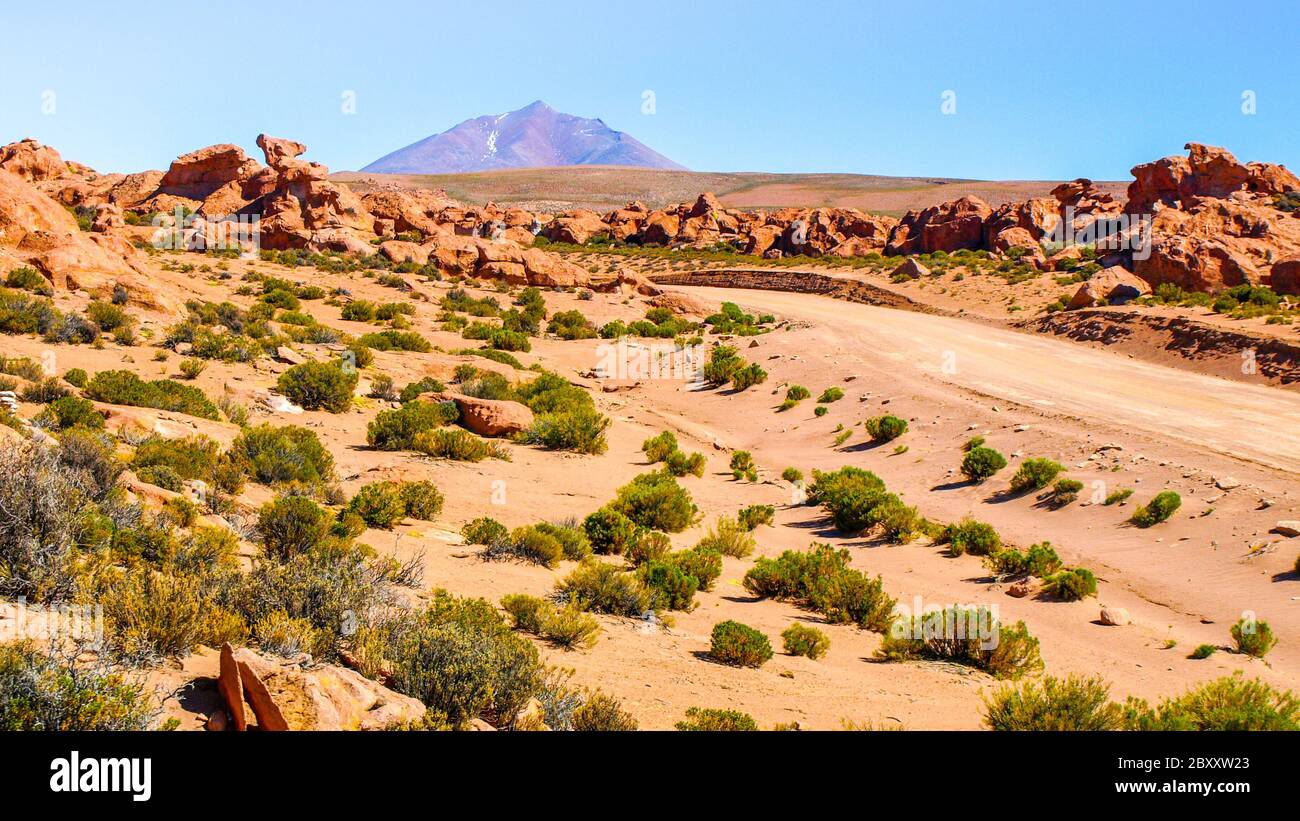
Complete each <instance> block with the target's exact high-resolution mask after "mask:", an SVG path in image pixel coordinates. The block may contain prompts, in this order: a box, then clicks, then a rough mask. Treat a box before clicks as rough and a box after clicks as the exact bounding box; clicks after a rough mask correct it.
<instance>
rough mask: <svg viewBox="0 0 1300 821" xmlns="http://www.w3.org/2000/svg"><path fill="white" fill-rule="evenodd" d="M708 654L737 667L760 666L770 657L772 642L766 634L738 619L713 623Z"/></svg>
mask: <svg viewBox="0 0 1300 821" xmlns="http://www.w3.org/2000/svg"><path fill="white" fill-rule="evenodd" d="M710 638H711V642H710V644H709V655H710V656H712V657H713V658H715V659H717V660H718V661H720V662H722V663H723V664H734V665H736V666H737V667H762V666H763V664H764V663H765V662H766V661H768V660H769V659H771V658H772V644H771V643H770V642H769V641H768V640H767V636H765V635H763V634H762V633H760V632H759V631H757V630H755V629H754V628H752V627H750V626H749V625H746V624H741V623H740V622H738V621H724V622H719V623H718V624H716V625H714V627H713V633H712V634H711V636H710Z"/></svg>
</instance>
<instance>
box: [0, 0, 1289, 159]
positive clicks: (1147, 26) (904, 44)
mask: <svg viewBox="0 0 1300 821" xmlns="http://www.w3.org/2000/svg"><path fill="white" fill-rule="evenodd" d="M335 5H336V4H333V3H324V2H318V3H310V4H309V3H292V2H282V3H270V2H265V0H263V1H262V2H255V3H254V2H248V3H245V2H227V3H221V4H210V3H194V4H184V3H176V2H167V3H154V2H148V0H139V1H138V2H133V3H124V4H123V3H103V2H94V3H91V2H68V3H48V2H47V3H21V4H11V6H10V7H9V8H7V9H6V10H5V12H4V14H3V16H4V19H5V28H6V29H7V34H6V37H5V48H4V49H3V50H2V51H0V144H2V143H4V142H9V141H11V140H15V139H19V138H22V137H25V136H32V137H36V138H37V139H39V140H41V141H42V142H46V143H49V144H51V145H53V146H55V147H56V148H58V149H59V150H60V151H61V152H63V154H64V156H65V157H67V158H68V159H72V160H77V161H79V162H84V163H87V164H89V165H91V166H93V167H95V168H97V169H99V170H101V171H135V170H141V169H145V168H166V166H167V164H168V162H170V160H171V159H172V158H173V157H175V156H176V155H178V154H181V153H184V152H186V151H190V150H193V149H195V148H198V147H201V146H204V145H209V144H212V143H218V142H233V143H237V144H239V145H243V146H244V147H246V148H247V149H249V150H250V153H253V154H254V156H257V157H258V158H259V159H260V156H261V155H260V152H256V149H255V147H254V145H253V141H254V139H255V137H256V135H257V134H258V133H259V132H262V131H266V132H269V133H271V134H274V135H277V136H283V137H290V138H293V139H297V140H300V141H302V142H305V143H306V144H307V145H308V147H309V153H308V155H307V156H308V157H309V158H311V159H315V160H318V161H320V162H323V163H325V164H326V165H329V166H330V167H331V169H333V170H344V169H355V168H359V167H361V166H362V165H364V164H366V163H368V162H370V161H372V160H374V159H376V158H378V157H379V156H381V155H383V154H385V153H387V152H389V151H392V150H394V149H396V148H399V147H401V146H404V145H407V144H409V143H411V142H414V141H416V140H418V139H420V138H423V137H425V136H428V135H430V134H433V133H436V132H439V131H442V130H445V129H447V128H449V127H451V126H452V125H454V124H455V123H457V122H459V121H460V120H463V119H465V118H468V117H473V116H477V115H480V114H487V113H499V112H502V111H506V110H510V109H514V108H518V107H520V106H523V105H526V104H527V103H529V102H531V101H532V100H535V99H543V100H545V101H546V102H548V103H550V104H551V105H552V106H553V107H555V108H557V109H559V110H561V111H566V112H569V113H572V114H577V115H581V116H589V117H601V118H602V119H604V120H605V122H606V123H607V124H609V125H610V126H611V127H613V128H616V129H619V130H623V131H627V132H628V133H630V134H632V135H633V136H635V137H636V138H637V139H639V140H641V141H642V142H644V143H646V144H647V145H649V146H650V147H651V148H654V149H655V150H657V151H659V152H661V153H663V154H665V155H667V156H668V157H670V158H672V159H674V160H676V161H678V162H680V163H683V164H684V165H686V166H688V167H690V168H692V169H695V170H726V171H809V172H813V171H818V172H820V171H844V172H858V173H876V174H915V175H933V176H953V177H975V178H985V179H1003V178H1022V179H1065V178H1072V177H1076V176H1090V177H1093V178H1094V179H1127V178H1128V169H1129V168H1130V167H1131V166H1132V165H1134V164H1135V163H1137V162H1142V161H1146V160H1149V159H1154V158H1156V157H1161V156H1165V155H1168V154H1172V153H1179V152H1180V151H1181V150H1182V146H1183V143H1185V142H1187V141H1188V140H1197V141H1200V142H1208V143H1211V144H1218V145H1225V146H1227V147H1228V148H1229V149H1231V150H1232V151H1233V152H1235V153H1236V154H1237V156H1238V157H1239V158H1240V159H1243V160H1248V159H1259V160H1270V161H1274V162H1283V163H1286V164H1288V166H1290V167H1292V168H1300V60H1297V59H1296V58H1295V40H1296V36H1297V34H1300V3H1297V2H1295V0H1285V1H1284V0H1274V1H1273V2H1249V1H1248V0H1236V2H1232V3H1224V2H1203V1H1202V0H1184V2H1178V3H1174V2H1146V1H1144V0H1127V1H1126V2H1109V0H1100V1H1099V2H1089V3H1083V4H1062V3H1055V2H1050V1H1048V0H1044V1H1043V2H1033V0H1019V1H1017V2H997V0H990V2H957V1H956V0H930V2H925V3H920V2H911V0H893V2H888V3H884V2H874V0H858V2H838V1H836V2H809V3H789V2H767V0H748V1H747V2H734V3H709V2H699V0H691V2H677V1H676V0H660V2H658V3H648V4H647V3H628V2H617V0H615V1H614V2H610V0H603V1H602V2H585V0H584V1H583V2H577V1H576V0H548V2H523V0H517V1H516V2H496V3H482V2H474V3H470V2H455V3H449V2H439V1H438V0H434V1H433V2H383V0H371V2H366V3H348V4H346V6H345V5H344V4H341V3H340V4H337V6H338V7H337V9H336V8H335ZM647 89H649V90H653V91H654V92H655V96H656V113H655V114H653V115H645V114H643V113H642V112H641V108H642V92H643V91H645V90H647ZM947 90H952V91H954V92H955V93H956V107H957V113H956V114H955V115H952V116H945V115H943V114H942V113H941V111H940V106H941V95H942V94H943V93H944V92H945V91H947ZM1246 90H1250V91H1253V92H1254V93H1255V99H1256V107H1257V108H1256V111H1257V113H1255V114H1254V115H1253V116H1247V115H1244V114H1242V111H1241V108H1242V93H1243V92H1244V91H1246ZM47 91H52V92H53V93H54V98H53V102H54V113H43V111H42V103H43V100H48V98H43V96H42V95H43V94H44V93H45V92H47ZM345 91H352V92H355V95H356V113H355V114H354V115H351V116H348V115H344V114H342V113H341V102H342V94H343V93H344V92H345Z"/></svg>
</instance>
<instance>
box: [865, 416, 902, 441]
mask: <svg viewBox="0 0 1300 821" xmlns="http://www.w3.org/2000/svg"><path fill="white" fill-rule="evenodd" d="M864 426H865V427H866V430H867V433H868V434H869V435H870V436H871V440H872V441H873V442H890V441H893V440H894V439H897V438H898V437H900V436H902V435H903V434H904V433H907V420H906V419H901V418H899V417H897V416H892V415H888V414H886V415H885V416H876V417H873V418H871V419H868V420H867V421H866V422H865V423H864Z"/></svg>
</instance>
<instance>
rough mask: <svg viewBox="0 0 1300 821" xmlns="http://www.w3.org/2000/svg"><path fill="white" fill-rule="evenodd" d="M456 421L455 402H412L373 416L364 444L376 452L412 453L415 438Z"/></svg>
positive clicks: (457, 415)
mask: <svg viewBox="0 0 1300 821" xmlns="http://www.w3.org/2000/svg"><path fill="white" fill-rule="evenodd" d="M459 418H460V411H459V410H458V409H457V407H456V403H455V402H431V401H428V400H425V399H415V400H412V401H408V402H406V403H405V404H404V405H402V406H401V407H400V408H394V409H393V410H386V411H380V412H379V413H378V414H376V415H375V418H374V419H373V420H371V422H370V424H369V425H367V426H366V442H368V443H369V444H370V446H371V447H374V448H377V449H378V450H414V449H415V438H416V436H417V435H419V434H421V433H424V432H425V431H429V430H433V429H434V428H438V427H442V426H443V425H448V424H451V423H452V422H455V421H456V420H457V419H459Z"/></svg>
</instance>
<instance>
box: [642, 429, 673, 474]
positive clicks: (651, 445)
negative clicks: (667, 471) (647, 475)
mask: <svg viewBox="0 0 1300 821" xmlns="http://www.w3.org/2000/svg"><path fill="white" fill-rule="evenodd" d="M676 451H677V436H676V435H675V434H673V432H672V431H670V430H666V431H664V432H663V433H660V434H657V435H655V436H651V437H650V438H649V439H647V440H645V441H644V442H642V443H641V452H642V453H644V454H645V457H646V459H648V460H649V461H650V464H652V465H653V464H656V463H658V462H663V461H665V460H666V459H667V458H668V457H669V456H671V455H672V454H673V453H675V452H676Z"/></svg>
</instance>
